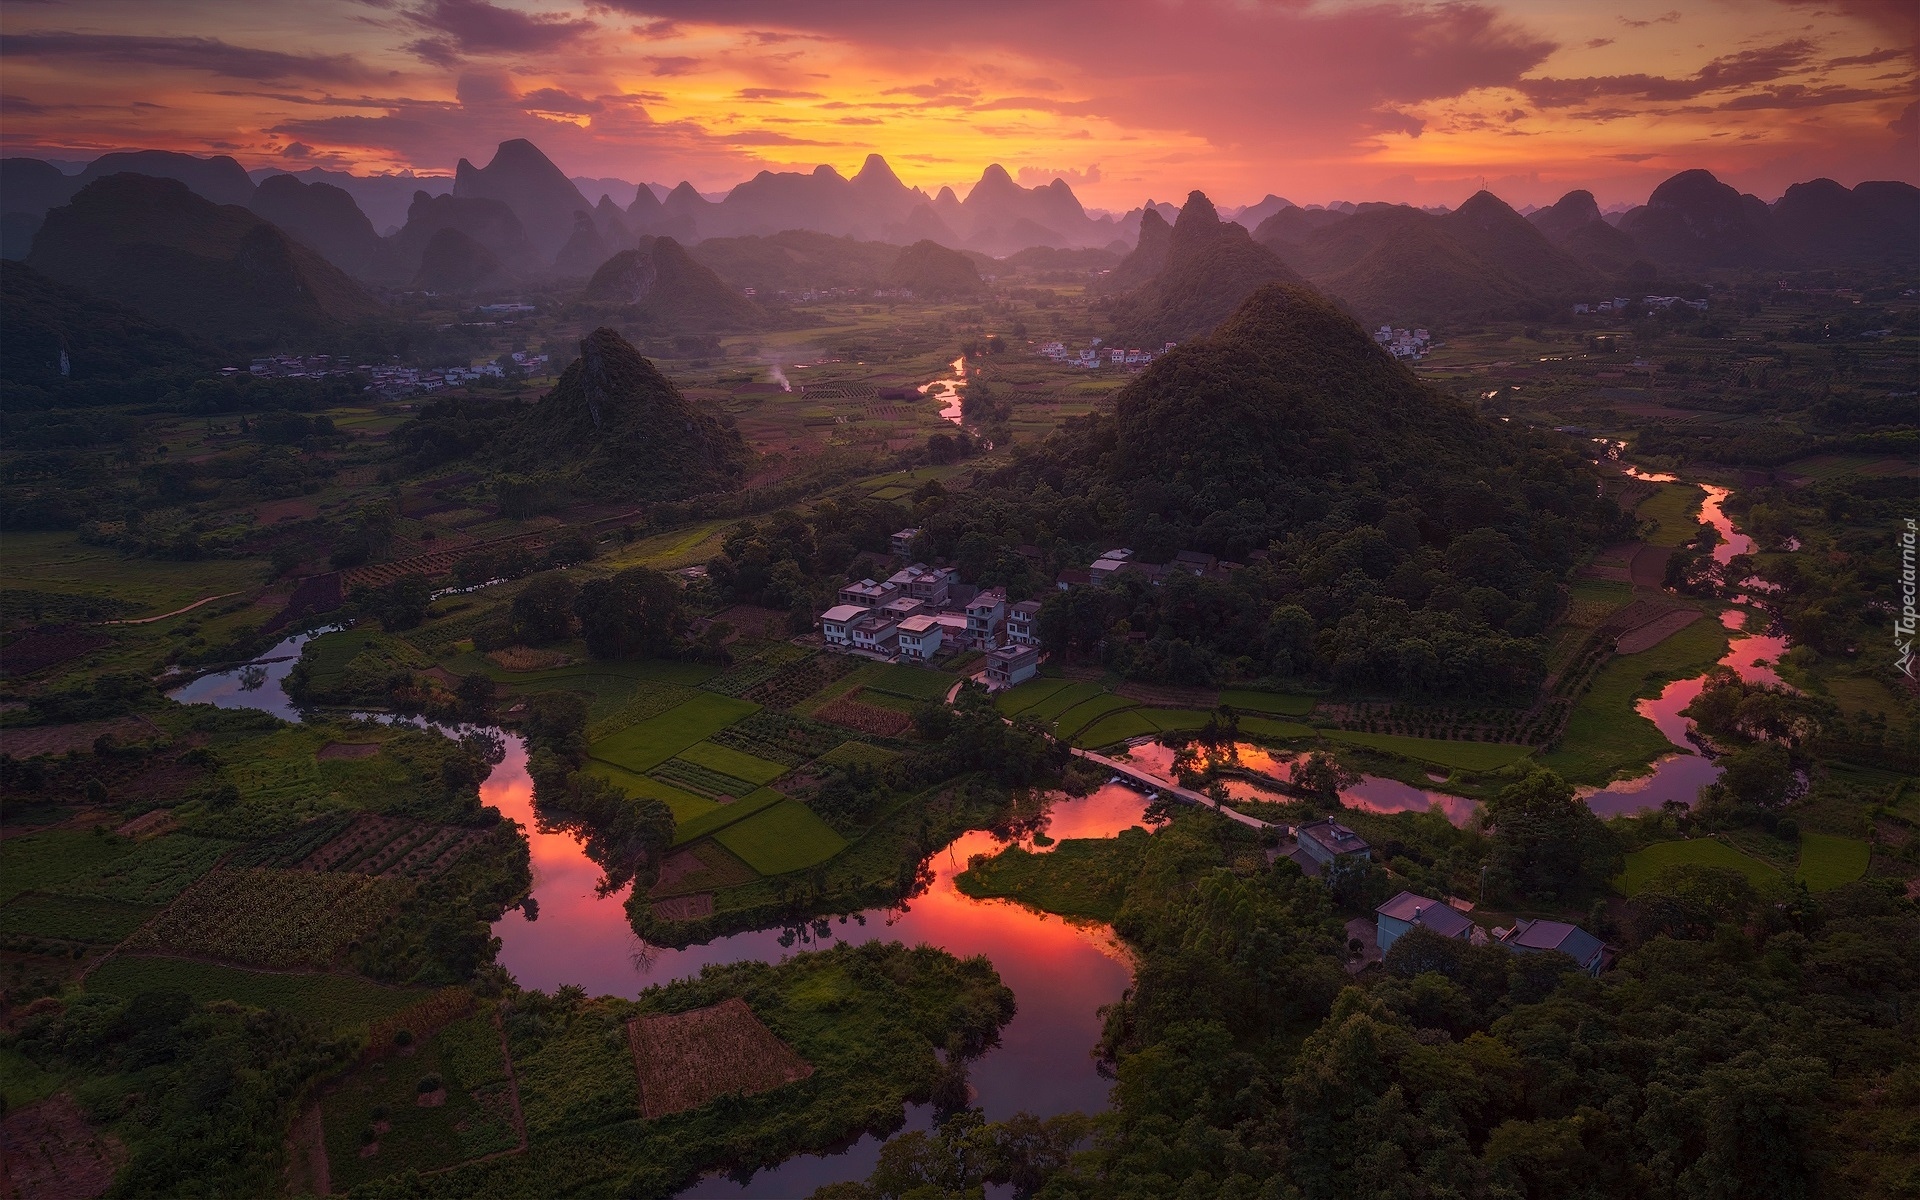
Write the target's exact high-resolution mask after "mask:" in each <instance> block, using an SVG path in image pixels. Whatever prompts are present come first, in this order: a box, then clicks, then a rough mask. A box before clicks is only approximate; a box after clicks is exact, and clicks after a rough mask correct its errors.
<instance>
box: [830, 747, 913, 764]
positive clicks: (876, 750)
mask: <svg viewBox="0 0 1920 1200" xmlns="http://www.w3.org/2000/svg"><path fill="white" fill-rule="evenodd" d="M899 757H900V756H899V755H898V754H895V753H894V752H893V751H891V750H889V749H887V748H886V747H884V746H872V745H868V744H867V743H866V742H841V743H840V744H839V745H838V746H835V747H834V748H833V749H831V750H829V751H827V752H826V753H825V754H822V755H821V756H820V757H819V758H818V759H816V760H815V761H816V762H823V763H826V764H827V765H829V766H836V767H850V766H861V767H884V766H886V765H887V764H888V763H890V762H892V761H893V760H895V759H897V758H899Z"/></svg>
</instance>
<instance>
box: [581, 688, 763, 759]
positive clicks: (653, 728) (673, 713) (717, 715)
mask: <svg viewBox="0 0 1920 1200" xmlns="http://www.w3.org/2000/svg"><path fill="white" fill-rule="evenodd" d="M759 708H760V706H759V705H757V704H751V703H749V702H747V701H745V700H735V699H733V698H732V697H729V696H718V695H713V694H707V695H702V696H698V697H696V698H694V699H692V700H689V701H687V702H686V703H685V704H682V705H680V706H679V707H677V708H673V709H670V710H669V711H667V712H664V713H661V714H660V715H659V716H657V717H649V718H648V719H647V720H644V721H641V722H639V723H637V724H635V725H631V726H629V727H627V728H626V729H623V730H621V731H620V732H618V733H616V734H614V735H613V736H611V737H607V738H602V739H601V740H600V741H597V742H595V743H594V744H593V747H592V750H591V753H592V755H593V757H595V758H597V759H600V760H602V761H603V762H609V763H612V764H613V765H614V766H616V767H622V768H624V769H626V770H628V771H632V772H634V773H635V774H640V775H644V774H646V773H647V772H648V771H650V770H652V769H653V768H654V767H657V766H659V765H660V764H661V763H663V762H665V761H667V760H668V759H669V758H672V757H673V756H674V755H676V754H678V753H680V752H681V751H682V750H685V749H686V748H687V747H688V746H691V745H693V744H694V743H695V742H698V741H704V740H705V739H706V738H708V737H710V736H711V735H713V734H716V733H718V732H720V731H721V730H722V729H725V728H726V727H727V726H729V725H731V724H733V723H734V722H735V721H738V720H739V719H740V718H742V717H745V716H749V715H751V714H753V713H755V712H758V711H759Z"/></svg>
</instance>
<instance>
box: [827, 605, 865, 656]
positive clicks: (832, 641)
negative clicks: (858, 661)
mask: <svg viewBox="0 0 1920 1200" xmlns="http://www.w3.org/2000/svg"><path fill="white" fill-rule="evenodd" d="M866 615H867V610H866V609H865V608H864V607H862V606H861V605H858V604H836V605H834V606H833V607H832V608H830V609H828V610H827V611H825V612H823V613H821V614H820V633H821V635H822V636H824V637H825V638H826V639H827V645H829V646H851V645H853V630H852V629H851V628H850V627H851V626H852V625H853V623H854V622H855V621H858V620H859V619H860V618H861V617H864V616H866Z"/></svg>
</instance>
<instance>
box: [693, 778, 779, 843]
mask: <svg viewBox="0 0 1920 1200" xmlns="http://www.w3.org/2000/svg"><path fill="white" fill-rule="evenodd" d="M785 799H786V796H784V795H782V794H781V793H779V792H776V791H774V790H773V789H772V788H760V789H759V790H757V791H754V792H751V793H749V794H747V795H746V796H743V797H741V798H740V799H738V800H735V801H734V802H733V803H732V804H709V805H707V807H706V808H705V809H704V810H703V811H701V812H700V813H699V814H698V815H696V816H694V817H693V818H692V819H691V820H687V821H681V822H680V823H679V825H678V826H676V827H675V829H674V833H673V844H674V845H676V846H684V845H687V844H688V843H689V842H693V841H695V840H697V839H699V838H703V837H705V836H707V835H708V834H710V833H715V832H718V831H719V830H722V829H725V828H726V827H727V826H729V825H735V824H738V823H739V822H741V821H744V820H746V819H747V818H748V817H750V816H752V815H754V814H755V813H757V812H761V811H763V810H765V809H769V808H772V807H773V806H774V805H776V804H778V803H780V802H781V801H782V800H785Z"/></svg>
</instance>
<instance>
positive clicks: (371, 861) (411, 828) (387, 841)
mask: <svg viewBox="0 0 1920 1200" xmlns="http://www.w3.org/2000/svg"><path fill="white" fill-rule="evenodd" d="M485 837H486V834H485V833H483V832H481V831H480V830H477V829H461V828H459V827H457V826H453V825H424V824H421V823H420V822H417V821H402V820H397V819H395V818H392V817H381V816H375V815H373V814H371V813H368V814H364V815H362V816H361V817H360V818H359V819H358V820H356V821H354V823H353V824H352V825H350V826H348V827H347V828H346V829H345V830H344V831H342V832H341V833H340V834H339V835H338V836H336V837H334V838H333V839H332V840H331V841H329V842H327V843H325V844H324V845H322V846H320V847H319V848H318V849H316V850H314V851H313V853H312V854H310V855H308V856H307V857H305V858H304V859H300V860H296V861H297V863H298V865H297V868H296V869H298V870H302V871H351V872H354V873H355V874H359V875H384V876H388V877H403V876H404V877H406V878H411V879H431V878H433V877H434V876H435V875H438V874H439V873H440V872H442V871H444V870H446V869H447V868H448V867H450V866H452V865H453V864H454V863H455V862H456V861H457V860H458V859H459V858H460V856H461V855H463V854H465V853H466V852H467V851H468V850H469V849H471V848H472V847H473V846H474V845H475V844H476V843H478V842H479V841H481V839H483V838H485Z"/></svg>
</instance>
